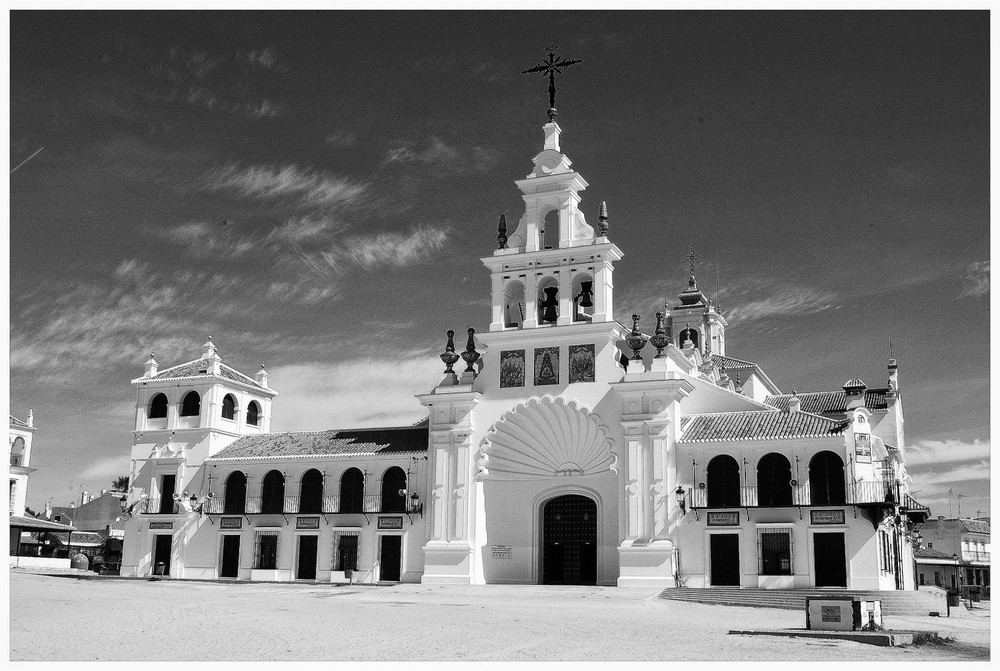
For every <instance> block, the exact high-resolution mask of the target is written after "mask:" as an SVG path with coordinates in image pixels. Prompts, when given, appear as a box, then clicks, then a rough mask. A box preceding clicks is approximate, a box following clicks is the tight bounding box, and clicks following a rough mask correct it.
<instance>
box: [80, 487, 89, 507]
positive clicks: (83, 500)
mask: <svg viewBox="0 0 1000 671" xmlns="http://www.w3.org/2000/svg"><path fill="white" fill-rule="evenodd" d="M89 494H90V492H88V491H87V490H86V489H85V490H83V494H81V495H80V505H81V506H82V505H83V504H85V503H86V502H87V501H88V500H89V499H88V498H87V496H88V495H89Z"/></svg>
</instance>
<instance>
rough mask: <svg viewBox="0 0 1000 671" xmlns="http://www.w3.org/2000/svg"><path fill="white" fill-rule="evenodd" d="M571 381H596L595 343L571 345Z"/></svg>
mask: <svg viewBox="0 0 1000 671" xmlns="http://www.w3.org/2000/svg"><path fill="white" fill-rule="evenodd" d="M569 381H570V382H571V383H573V382H593V381H594V346H593V345H570V346H569Z"/></svg>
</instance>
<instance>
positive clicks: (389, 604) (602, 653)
mask: <svg viewBox="0 0 1000 671" xmlns="http://www.w3.org/2000/svg"><path fill="white" fill-rule="evenodd" d="M10 603H11V618H10V622H11V624H10V659H11V660H271V659H282V660H632V661H641V660H649V661H655V660H702V661H708V660H752V661H769V660H837V661H847V660H863V661H876V660H890V661H895V662H912V661H924V660H939V661H941V660H980V661H985V660H988V659H989V645H990V637H989V629H990V618H989V609H988V608H985V609H979V610H977V611H973V612H972V613H968V614H964V615H962V616H960V617H952V618H931V617H919V618H892V619H888V620H887V621H886V626H887V627H888V628H893V629H926V630H932V631H939V632H941V634H942V635H943V636H948V637H950V638H952V639H954V641H953V642H949V643H946V644H938V645H919V646H910V647H904V648H883V647H875V646H871V645H864V644H861V643H852V642H847V641H829V640H818V639H816V640H813V639H807V638H779V637H772V636H736V635H730V634H729V633H728V631H729V630H730V629H745V628H754V629H770V628H775V629H777V628H802V627H803V626H804V619H805V618H804V615H803V614H802V613H799V612H796V611H785V610H776V609H764V608H736V607H727V606H708V605H703V604H691V603H681V602H673V601H664V600H662V599H656V598H655V592H653V591H652V590H642V589H620V588H612V587H542V586H502V585H488V586H473V587H452V586H429V585H399V586H396V587H336V586H319V585H305V584H219V583H203V582H186V581H170V580H164V581H148V580H126V579H116V578H102V579H89V580H84V579H79V578H77V577H73V576H70V575H66V576H47V575H41V574H34V573H27V572H23V571H19V570H16V569H15V570H11V572H10Z"/></svg>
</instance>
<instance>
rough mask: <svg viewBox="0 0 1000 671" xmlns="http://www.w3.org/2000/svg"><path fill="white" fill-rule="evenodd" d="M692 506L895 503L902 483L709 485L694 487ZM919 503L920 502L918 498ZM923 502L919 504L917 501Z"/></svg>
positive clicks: (785, 506)
mask: <svg viewBox="0 0 1000 671" xmlns="http://www.w3.org/2000/svg"><path fill="white" fill-rule="evenodd" d="M690 494H691V496H690V506H691V508H787V507H792V506H844V505H876V504H882V505H892V504H894V503H895V502H896V501H898V500H899V485H897V484H896V483H894V482H890V481H887V480H878V481H873V482H857V483H851V484H847V485H845V486H844V488H843V490H840V489H835V490H827V491H825V492H813V491H812V488H811V487H810V484H809V483H808V482H805V483H802V484H798V485H793V486H792V487H791V491H789V490H788V489H785V490H784V491H783V492H782V491H780V488H769V489H765V490H763V491H762V490H761V489H760V487H759V486H758V485H741V486H740V487H730V488H728V489H725V490H724V491H722V492H721V493H715V494H711V495H710V492H709V489H708V488H699V489H694V490H692V491H691V493H690ZM914 503H916V502H914ZM916 505H918V506H919V504H916Z"/></svg>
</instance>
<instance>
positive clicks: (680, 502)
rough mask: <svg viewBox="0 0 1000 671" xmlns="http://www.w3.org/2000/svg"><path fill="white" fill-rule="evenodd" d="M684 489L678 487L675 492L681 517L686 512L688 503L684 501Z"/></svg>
mask: <svg viewBox="0 0 1000 671" xmlns="http://www.w3.org/2000/svg"><path fill="white" fill-rule="evenodd" d="M684 493H685V492H684V488H683V487H681V486H680V485H677V489H676V490H674V496H676V497H677V507H678V508H680V509H681V515H683V514H684V513H685V512H686V509H687V503H686V502H685V500H684Z"/></svg>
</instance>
